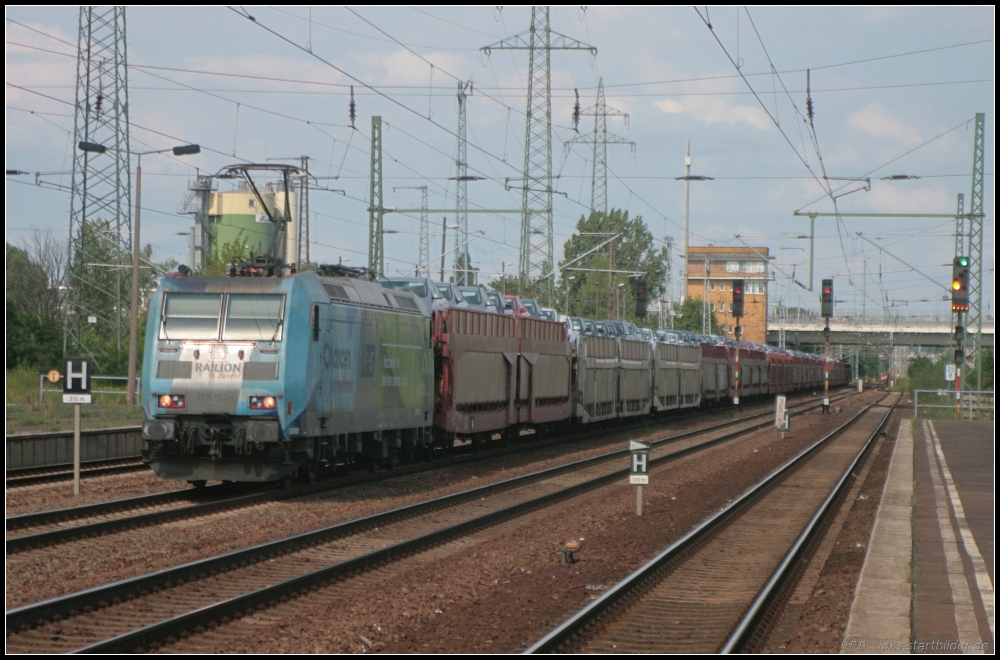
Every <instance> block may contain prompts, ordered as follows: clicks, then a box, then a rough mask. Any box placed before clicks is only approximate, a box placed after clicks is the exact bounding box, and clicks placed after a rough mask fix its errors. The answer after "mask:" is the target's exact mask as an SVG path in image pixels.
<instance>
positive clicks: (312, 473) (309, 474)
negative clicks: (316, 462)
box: [299, 465, 319, 486]
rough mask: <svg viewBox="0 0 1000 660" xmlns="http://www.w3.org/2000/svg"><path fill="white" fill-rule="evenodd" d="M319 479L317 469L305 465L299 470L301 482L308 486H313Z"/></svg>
mask: <svg viewBox="0 0 1000 660" xmlns="http://www.w3.org/2000/svg"><path fill="white" fill-rule="evenodd" d="M318 479H319V473H318V472H317V471H316V469H315V468H312V467H308V466H305V465H303V466H302V467H300V468H299V481H301V482H302V483H304V484H305V485H307V486H311V485H312V484H314V483H316V481H317V480H318Z"/></svg>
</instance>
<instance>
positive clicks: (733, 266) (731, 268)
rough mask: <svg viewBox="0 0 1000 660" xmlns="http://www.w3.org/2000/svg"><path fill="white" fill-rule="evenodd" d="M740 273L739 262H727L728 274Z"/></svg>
mask: <svg viewBox="0 0 1000 660" xmlns="http://www.w3.org/2000/svg"><path fill="white" fill-rule="evenodd" d="M739 271H740V262H738V261H727V262H726V272H727V273H738V272H739Z"/></svg>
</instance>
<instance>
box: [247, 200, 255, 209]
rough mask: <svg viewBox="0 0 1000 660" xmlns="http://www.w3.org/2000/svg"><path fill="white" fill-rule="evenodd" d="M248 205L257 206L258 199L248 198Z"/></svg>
mask: <svg viewBox="0 0 1000 660" xmlns="http://www.w3.org/2000/svg"><path fill="white" fill-rule="evenodd" d="M247 206H249V207H250V208H253V207H254V206H257V200H256V199H250V200H247Z"/></svg>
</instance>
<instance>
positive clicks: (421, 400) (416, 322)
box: [142, 272, 433, 484]
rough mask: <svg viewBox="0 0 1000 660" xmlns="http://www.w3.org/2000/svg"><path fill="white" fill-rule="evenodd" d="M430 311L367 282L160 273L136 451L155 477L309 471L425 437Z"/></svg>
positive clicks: (377, 457)
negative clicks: (140, 444) (139, 446)
mask: <svg viewBox="0 0 1000 660" xmlns="http://www.w3.org/2000/svg"><path fill="white" fill-rule="evenodd" d="M429 322H430V320H429V315H428V313H427V312H426V311H425V310H423V308H422V307H421V305H420V304H419V301H417V300H416V299H415V298H413V296H412V295H410V294H406V293H402V292H386V291H385V290H384V289H383V288H382V287H381V286H379V285H378V284H377V283H375V282H367V281H363V280H355V279H345V278H336V277H333V278H330V277H320V276H318V275H316V274H315V273H312V272H308V273H299V274H297V275H289V276H285V277H235V278H234V277H216V278H201V277H187V278H184V277H167V278H164V279H163V281H162V283H161V285H160V287H159V288H158V289H157V291H156V293H155V294H154V296H153V298H152V300H151V301H150V311H149V321H148V325H147V333H146V345H145V357H144V360H143V374H142V375H143V391H144V395H143V401H142V403H143V408H144V413H145V420H144V421H143V425H142V433H143V458H144V459H145V460H146V461H147V462H148V463H149V465H150V467H152V469H153V470H154V471H155V472H156V474H158V475H159V476H161V477H164V478H167V479H180V480H186V481H190V482H192V483H195V484H202V483H204V482H205V481H208V480H223V481H243V482H245V481H277V480H282V479H286V478H289V477H294V476H299V477H302V478H305V479H312V478H313V477H314V476H315V474H316V473H317V472H318V471H320V470H321V469H323V468H328V467H330V466H332V465H335V464H337V463H351V462H354V461H356V460H365V461H370V462H371V463H372V464H378V463H379V462H384V463H389V464H394V463H395V462H396V461H397V460H399V458H400V457H403V458H405V457H408V456H409V455H410V454H412V453H413V452H414V451H415V450H417V449H419V448H422V447H426V446H427V445H428V444H429V443H430V441H431V432H430V421H429V413H430V408H431V397H432V387H431V379H432V376H433V358H432V352H431V346H430V341H429Z"/></svg>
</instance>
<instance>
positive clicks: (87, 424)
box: [6, 369, 142, 433]
mask: <svg viewBox="0 0 1000 660" xmlns="http://www.w3.org/2000/svg"><path fill="white" fill-rule="evenodd" d="M39 376H40V374H38V373H36V372H35V371H33V370H30V369H15V370H13V371H8V372H7V373H6V377H7V378H6V386H7V414H6V422H7V432H8V433H30V432H45V431H72V430H73V406H72V405H68V404H64V403H63V402H62V396H61V395H60V393H59V392H58V391H57V392H45V393H44V395H43V396H42V397H41V398H40V397H39V392H38V381H39ZM111 382H114V381H111ZM111 382H109V381H100V380H99V381H94V384H95V387H97V388H99V389H101V390H115V391H116V393H114V394H95V395H94V396H93V401H94V402H93V403H92V404H84V405H83V406H82V407H81V409H80V419H81V424H82V426H83V428H84V429H98V428H111V427H115V426H135V425H138V424H139V423H141V421H142V411H141V410H140V409H139V407H138V406H128V405H126V403H125V384H124V381H120V382H116V383H115V384H113V385H112V384H111ZM45 385H46V387H45V389H46V390H59V389H60V386H59V385H58V384H52V383H49V382H47V381H46V383H45ZM118 392H120V394H119V393H118Z"/></svg>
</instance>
